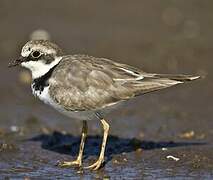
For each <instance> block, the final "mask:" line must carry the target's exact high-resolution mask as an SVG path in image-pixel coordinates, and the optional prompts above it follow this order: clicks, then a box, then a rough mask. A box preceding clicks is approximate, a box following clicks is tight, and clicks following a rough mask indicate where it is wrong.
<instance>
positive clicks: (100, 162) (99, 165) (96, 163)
mask: <svg viewBox="0 0 213 180" xmlns="http://www.w3.org/2000/svg"><path fill="white" fill-rule="evenodd" d="M103 162H104V158H99V159H98V160H97V161H96V162H95V163H94V164H92V165H90V166H87V167H84V169H92V170H98V169H100V168H101V166H102V164H103Z"/></svg>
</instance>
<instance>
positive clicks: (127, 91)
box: [50, 55, 180, 111]
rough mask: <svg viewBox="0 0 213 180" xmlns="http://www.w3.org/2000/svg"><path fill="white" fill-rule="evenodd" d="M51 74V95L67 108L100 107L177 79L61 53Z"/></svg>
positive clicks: (167, 84)
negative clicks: (60, 58) (61, 56)
mask: <svg viewBox="0 0 213 180" xmlns="http://www.w3.org/2000/svg"><path fill="white" fill-rule="evenodd" d="M52 77H53V78H52V79H51V81H50V83H51V93H52V94H51V96H52V97H54V98H55V101H56V102H58V103H59V104H63V105H64V107H65V108H66V109H69V110H76V111H80V110H81V111H83V110H95V109H99V108H103V107H106V106H109V105H112V104H115V103H117V102H120V101H123V100H127V99H130V98H132V97H134V96H137V95H140V94H143V93H147V92H150V91H154V90H158V89H162V88H166V87H169V86H172V85H175V84H177V83H180V81H176V80H172V79H168V78H166V77H158V76H157V75H156V74H149V73H145V72H143V71H141V70H139V69H137V68H134V67H131V66H128V65H125V64H120V63H116V62H113V61H111V60H108V59H103V58H94V57H90V56H85V55H73V56H66V57H64V58H63V59H62V60H61V62H60V63H59V65H58V66H57V67H56V68H55V70H54V71H53V74H52ZM53 95H54V96H53Z"/></svg>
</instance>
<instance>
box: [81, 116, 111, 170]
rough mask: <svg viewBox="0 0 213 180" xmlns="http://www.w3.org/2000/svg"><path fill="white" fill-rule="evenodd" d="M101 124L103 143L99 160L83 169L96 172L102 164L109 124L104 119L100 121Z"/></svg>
mask: <svg viewBox="0 0 213 180" xmlns="http://www.w3.org/2000/svg"><path fill="white" fill-rule="evenodd" d="M101 123H102V126H103V130H104V136H103V141H102V146H101V152H100V155H99V158H98V160H97V161H96V162H95V163H94V164H92V165H91V166H88V167H85V169H93V170H97V169H99V168H100V167H101V165H102V163H103V162H104V153H105V148H106V142H107V136H108V132H109V124H108V123H107V122H106V121H105V120H104V119H101Z"/></svg>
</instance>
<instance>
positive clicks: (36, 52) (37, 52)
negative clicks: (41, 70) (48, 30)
mask: <svg viewBox="0 0 213 180" xmlns="http://www.w3.org/2000/svg"><path fill="white" fill-rule="evenodd" d="M31 56H32V57H33V58H39V57H40V56H41V53H40V52H39V51H34V52H33V53H32V54H31Z"/></svg>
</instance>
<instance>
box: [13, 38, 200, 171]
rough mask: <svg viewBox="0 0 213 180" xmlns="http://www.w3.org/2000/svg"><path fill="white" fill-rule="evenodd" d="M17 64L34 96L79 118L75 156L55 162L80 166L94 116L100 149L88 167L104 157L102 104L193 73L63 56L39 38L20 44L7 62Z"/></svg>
mask: <svg viewBox="0 0 213 180" xmlns="http://www.w3.org/2000/svg"><path fill="white" fill-rule="evenodd" d="M17 65H21V66H23V67H25V68H28V69H29V70H31V72H32V79H33V82H32V86H31V87H32V91H33V94H34V95H35V96H37V97H38V98H39V99H40V100H42V101H43V102H45V103H46V104H49V105H51V106H52V107H54V108H55V109H57V110H58V111H60V112H62V113H63V114H65V115H67V116H68V117H72V118H76V119H80V120H82V122H83V127H82V138H81V143H80V149H79V154H78V157H77V159H76V160H75V161H63V162H60V163H59V164H58V165H59V166H61V167H65V166H73V165H75V166H79V167H81V166H82V158H83V149H84V143H85V139H86V135H87V120H92V119H95V118H96V119H99V120H100V122H101V124H102V127H103V130H104V133H103V140H102V146H101V152H100V155H99V158H98V160H97V161H96V162H95V163H94V164H92V165H91V166H89V167H87V168H90V169H93V170H97V169H99V168H100V167H101V165H102V164H103V162H104V153H105V147H106V142H107V136H108V132H109V124H108V123H107V122H106V120H105V119H104V116H103V115H104V113H105V112H106V111H107V110H108V109H110V108H111V107H112V106H113V107H114V105H115V104H119V103H120V102H123V101H126V100H128V99H131V98H133V97H135V96H139V95H142V94H144V93H148V92H152V91H156V90H160V89H164V88H167V87H170V86H174V85H176V84H179V83H183V82H185V81H191V80H195V79H197V78H199V76H189V75H166V74H155V73H146V72H144V71H142V70H140V69H137V68H135V67H132V66H129V65H126V64H121V63H117V62H114V61H111V60H108V59H104V58H95V57H91V56H86V55H68V56H65V55H64V54H63V53H62V50H61V49H60V48H59V47H58V46H57V45H56V44H54V43H51V42H49V41H43V40H37V41H29V42H28V43H26V44H25V45H24V47H23V48H22V52H21V57H20V58H19V59H16V60H15V61H13V62H12V63H11V64H10V66H17Z"/></svg>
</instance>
